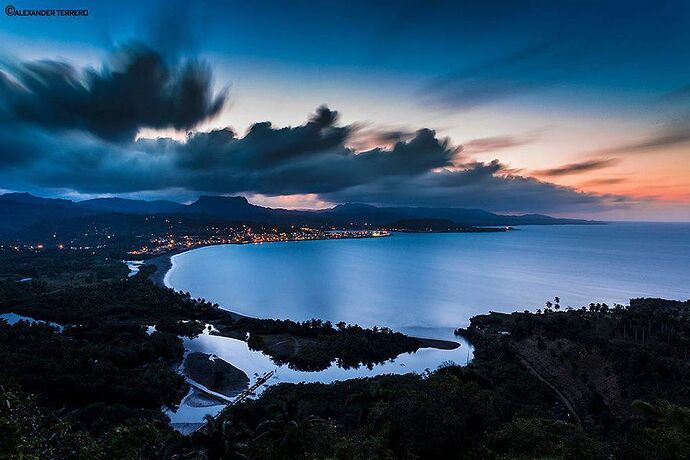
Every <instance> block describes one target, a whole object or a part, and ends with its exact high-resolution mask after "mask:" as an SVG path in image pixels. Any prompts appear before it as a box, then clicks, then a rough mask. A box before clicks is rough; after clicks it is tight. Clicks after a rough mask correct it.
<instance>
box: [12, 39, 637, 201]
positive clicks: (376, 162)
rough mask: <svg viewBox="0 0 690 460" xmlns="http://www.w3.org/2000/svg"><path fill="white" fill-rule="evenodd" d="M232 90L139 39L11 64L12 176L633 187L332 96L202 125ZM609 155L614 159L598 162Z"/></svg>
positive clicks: (565, 195) (116, 182) (334, 195)
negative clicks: (280, 123) (534, 166)
mask: <svg viewBox="0 0 690 460" xmlns="http://www.w3.org/2000/svg"><path fill="white" fill-rule="evenodd" d="M227 100H228V95H227V91H226V90H220V91H218V90H215V86H214V82H213V77H212V71H211V68H210V66H209V65H208V64H207V63H205V62H202V61H200V60H198V59H195V58H189V59H176V60H175V61H174V62H171V61H170V60H169V59H167V58H165V57H164V56H163V55H162V54H160V53H158V52H156V51H155V50H153V49H151V48H149V47H146V46H143V45H139V44H131V45H127V46H124V47H121V48H119V49H118V50H116V51H115V52H114V53H113V54H112V56H111V57H110V58H109V59H108V60H107V62H105V63H104V64H103V65H102V67H101V68H100V69H93V68H87V69H78V68H76V67H75V66H73V65H71V64H69V63H66V62H60V61H40V62H20V63H16V64H11V65H5V66H3V67H2V70H1V71H0V186H1V187H2V188H4V189H14V190H35V189H37V188H51V189H56V190H67V191H74V192H78V193H87V194H118V193H137V192H151V191H162V192H164V191H166V190H184V191H187V192H191V193H216V194H240V193H246V194H262V195H267V196H283V195H292V194H314V195H316V196H318V197H319V199H322V200H327V201H331V202H345V201H356V202H366V203H372V204H387V205H425V206H439V207H442V206H447V207H466V208H474V207H481V208H486V209H489V210H496V211H504V212H534V211H540V212H541V211H545V212H549V211H551V212H553V211H556V212H561V213H567V212H576V211H583V210H597V209H604V208H607V207H610V206H612V205H620V204H621V203H622V202H624V201H625V199H624V198H621V197H612V196H600V195H595V194H588V193H583V192H579V191H577V190H575V189H572V188H568V187H563V186H558V185H555V184H552V183H549V182H545V181H542V180H538V179H536V178H533V177H524V176H521V175H518V173H517V172H516V171H513V170H511V169H510V168H508V167H507V166H505V165H503V164H501V163H500V162H498V161H497V160H494V161H489V162H479V161H474V160H472V158H470V157H469V156H468V153H469V152H468V153H463V151H462V148H461V146H458V145H454V144H453V143H452V141H451V140H449V139H447V138H441V137H439V136H438V135H437V133H436V132H434V131H433V130H430V129H425V128H422V129H419V130H417V131H416V132H409V133H407V132H406V133H388V132H386V133H384V132H382V133H375V132H372V131H371V130H366V128H363V127H362V126H361V125H342V124H340V123H339V117H338V112H337V111H335V110H332V109H329V108H327V107H325V106H322V107H319V108H317V109H316V111H315V113H314V114H312V115H311V116H310V117H309V118H308V119H307V120H306V121H305V122H304V123H303V124H301V125H298V126H290V127H276V126H273V125H272V124H271V123H270V122H268V121H260V122H257V123H255V124H254V125H252V126H251V127H250V128H249V129H248V131H247V132H246V133H245V134H244V135H238V134H237V133H236V132H234V131H233V130H232V129H231V128H224V129H213V130H211V131H205V132H200V131H194V130H195V128H196V127H197V126H199V125H200V124H201V123H208V122H209V121H210V120H213V119H214V117H216V116H217V115H218V114H220V113H221V112H222V111H223V110H224V108H225V106H226V103H227ZM144 128H148V129H158V130H166V129H174V130H177V131H185V132H188V134H187V138H186V139H185V140H179V139H173V138H158V139H150V138H137V133H139V132H140V130H141V129H144ZM363 137H366V142H359V145H358V143H357V141H358V140H360V141H361V140H362V138H363ZM499 141H502V142H498V143H499V144H502V143H505V142H506V140H504V139H499ZM496 142H497V141H496V140H492V142H482V143H478V145H476V146H474V148H475V149H477V150H483V149H487V148H491V145H492V144H495V143H496ZM470 151H471V149H470ZM570 166H572V165H570ZM597 166H603V165H594V164H593V165H587V166H586V167H585V169H587V167H591V168H594V167H597ZM551 172H552V173H553V174H552V175H557V174H558V172H557V171H556V170H554V171H551Z"/></svg>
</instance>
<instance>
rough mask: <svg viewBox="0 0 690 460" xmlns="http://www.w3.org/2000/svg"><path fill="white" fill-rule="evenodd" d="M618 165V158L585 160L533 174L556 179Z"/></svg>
mask: <svg viewBox="0 0 690 460" xmlns="http://www.w3.org/2000/svg"><path fill="white" fill-rule="evenodd" d="M618 163H620V159H618V158H606V159H597V160H587V161H581V162H577V163H568V164H565V165H563V166H559V167H557V168H551V169H540V170H537V171H534V172H533V174H534V175H535V176H539V177H558V176H568V175H572V174H582V173H586V172H590V171H595V170H598V169H603V168H608V167H611V166H614V165H616V164H618Z"/></svg>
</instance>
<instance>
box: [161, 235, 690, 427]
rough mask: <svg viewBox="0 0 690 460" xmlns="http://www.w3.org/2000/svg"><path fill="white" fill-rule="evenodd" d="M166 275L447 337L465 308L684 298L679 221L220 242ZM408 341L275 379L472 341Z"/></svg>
mask: <svg viewBox="0 0 690 460" xmlns="http://www.w3.org/2000/svg"><path fill="white" fill-rule="evenodd" d="M166 284H167V285H168V286H170V287H173V288H175V289H179V290H184V291H189V292H191V293H192V295H194V296H195V297H204V298H206V299H208V300H211V301H214V302H217V303H219V304H220V305H221V307H223V308H226V309H228V310H233V311H237V312H239V313H243V314H246V315H250V316H255V317H265V318H289V319H294V320H305V319H310V318H321V319H328V320H331V321H334V322H337V321H345V322H347V323H357V324H360V325H363V326H374V325H379V326H388V327H391V328H393V329H396V330H400V331H403V332H406V333H408V334H412V335H417V336H424V337H434V338H441V339H449V340H457V339H456V338H455V337H454V336H453V330H454V328H456V327H458V326H464V325H465V324H467V321H468V320H469V318H470V317H471V316H473V315H475V314H479V313H485V312H487V311H489V310H494V311H515V310H524V309H536V308H540V307H541V306H542V305H543V303H544V302H545V301H546V300H549V299H552V298H553V297H554V296H560V297H561V304H562V305H564V306H568V305H570V306H574V307H579V306H582V305H586V304H589V303H590V302H607V303H610V304H612V303H615V302H620V303H627V301H628V299H629V298H631V297H641V296H653V297H666V298H674V299H687V298H689V297H690V224H639V223H635V224H610V225H601V226H530V227H522V228H521V229H519V230H516V231H514V232H507V233H484V234H395V235H393V236H391V237H386V238H375V239H361V240H330V241H309V242H289V243H271V244H260V245H226V246H212V247H206V248H200V249H196V250H193V251H190V252H187V253H183V254H179V255H176V256H174V257H173V267H172V269H171V270H170V272H169V273H168V275H167V276H166ZM458 341H459V342H461V344H462V346H461V347H460V348H458V349H456V350H452V351H444V350H430V349H424V350H419V351H418V352H417V353H414V354H405V355H401V356H400V357H398V358H396V359H395V360H394V361H393V362H388V363H385V364H383V365H380V366H375V367H374V368H373V369H366V368H360V369H350V370H345V369H340V368H338V367H336V366H332V367H331V368H329V369H327V370H325V371H322V372H318V373H308V372H298V371H294V370H291V369H288V368H287V367H285V366H283V367H280V368H277V373H276V376H275V377H274V378H273V379H272V380H271V381H270V383H271V384H273V383H277V382H301V381H306V382H312V381H320V382H331V381H334V380H342V379H346V378H352V377H359V376H367V375H377V374H382V373H401V372H410V371H414V372H421V371H423V370H424V369H427V368H429V369H434V368H436V367H438V365H440V364H441V363H443V362H444V361H455V362H457V363H464V362H466V361H467V360H468V359H470V358H471V353H472V350H471V347H470V346H469V345H468V344H467V343H465V342H464V341H462V340H458ZM185 344H186V347H187V349H188V350H192V351H202V352H205V353H213V354H216V355H218V356H220V357H222V358H223V359H225V360H226V361H228V362H230V363H232V364H234V365H235V366H237V367H238V368H240V369H242V370H244V371H245V372H246V373H247V374H248V375H249V376H250V378H252V381H253V380H254V378H253V374H254V373H259V374H262V373H264V372H266V371H269V370H275V369H276V366H275V365H274V364H273V363H272V362H271V361H270V359H269V358H268V357H266V356H264V355H263V354H261V353H258V352H252V351H250V350H249V349H248V348H247V346H246V343H245V342H242V341H238V340H233V339H228V338H223V337H217V336H209V335H203V336H201V337H199V338H197V339H194V340H187V341H186V342H185ZM221 408H222V406H212V407H205V408H194V407H189V406H188V405H186V404H183V405H182V407H181V408H180V410H179V411H177V413H169V415H170V416H171V418H172V420H173V422H177V423H183V422H197V421H199V420H200V419H201V418H202V417H203V415H205V414H207V413H216V412H217V411H219V410H220V409H221Z"/></svg>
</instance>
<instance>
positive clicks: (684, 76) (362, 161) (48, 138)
mask: <svg viewBox="0 0 690 460" xmlns="http://www.w3.org/2000/svg"><path fill="white" fill-rule="evenodd" d="M141 3H142V2H134V1H129V0H119V1H117V2H109V1H102V2H98V3H97V4H96V3H95V2H90V1H84V0H69V1H67V0H60V1H58V0H42V1H39V0H15V1H13V2H12V6H13V7H14V10H13V11H23V10H33V9H51V8H53V9H55V8H57V9H70V8H76V9H81V8H88V16H79V17H58V16H50V17H30V16H16V15H8V13H7V10H5V14H4V15H1V16H0V42H2V43H3V46H2V48H1V49H0V191H29V192H32V193H35V194H38V195H41V196H59V197H67V198H71V199H86V198H92V197H97V196H122V197H129V198H143V199H158V198H166V199H173V200H177V201H190V200H193V199H195V198H196V197H198V196H199V195H202V194H224V195H238V194H241V195H245V196H248V197H249V198H250V201H252V202H255V203H258V204H264V205H269V206H280V207H288V208H319V207H326V206H331V205H333V204H336V203H343V202H362V203H371V204H377V205H392V206H401V205H414V206H435V207H463V208H483V209H487V210H490V211H495V212H503V213H531V212H539V213H546V214H551V215H555V216H573V217H587V218H596V219H610V220H660V221H690V59H688V57H687V49H688V48H689V47H690V29H689V28H688V27H687V21H688V18H690V3H688V2H685V1H680V0H679V1H659V0H656V1H602V0H599V1H587V0H578V1H568V0H562V1H559V2H554V1H548V0H543V1H536V0H535V1H522V2H515V1H504V0H483V1H471V2H470V1H461V0H455V1H441V0H435V1H434V0H432V1H424V2H422V1H406V0H398V1H379V2H371V1H348V2H315V1H294V2H289V3H279V2H266V1H261V0H259V1H252V2H246V1H222V2H213V1H205V2H203V3H202V2H193V3H192V2H182V1H167V2H151V3H147V4H146V5H142V4H141Z"/></svg>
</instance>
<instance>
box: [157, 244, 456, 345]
mask: <svg viewBox="0 0 690 460" xmlns="http://www.w3.org/2000/svg"><path fill="white" fill-rule="evenodd" d="M295 242H296V241H295ZM231 244H232V243H227V244H209V245H205V246H197V247H194V248H191V249H180V250H173V251H169V252H166V253H165V254H161V255H159V256H156V257H153V258H151V259H147V260H146V261H145V264H146V265H153V266H155V267H156V270H155V271H154V272H153V273H151V274H150V275H149V279H150V280H151V281H153V283H155V284H157V285H158V286H161V287H165V288H168V289H175V288H174V287H172V286H169V285H168V284H167V283H166V278H167V275H168V273H169V272H170V270H171V269H172V267H173V261H172V258H173V257H174V256H177V255H179V254H184V253H186V252H190V251H194V250H197V249H201V248H206V247H209V246H226V245H231ZM267 244H270V243H267ZM221 308H222V307H221ZM223 310H225V311H227V312H228V313H230V314H232V315H233V316H234V317H236V318H237V319H239V318H249V316H247V315H243V314H241V313H237V312H235V311H232V310H228V309H226V308H223ZM410 337H412V338H413V339H416V340H418V341H419V343H420V348H435V349H438V350H455V349H457V348H459V347H460V343H458V342H453V341H450V340H442V339H434V338H427V337H415V336H410Z"/></svg>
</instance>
